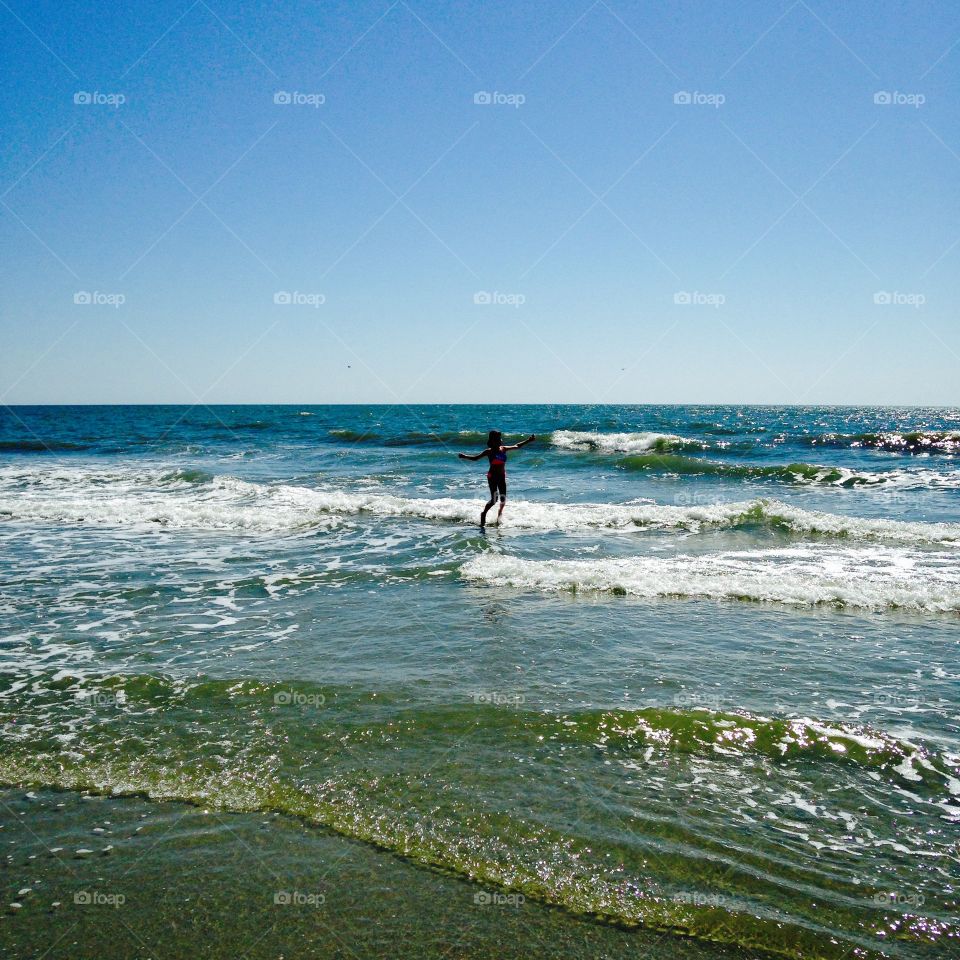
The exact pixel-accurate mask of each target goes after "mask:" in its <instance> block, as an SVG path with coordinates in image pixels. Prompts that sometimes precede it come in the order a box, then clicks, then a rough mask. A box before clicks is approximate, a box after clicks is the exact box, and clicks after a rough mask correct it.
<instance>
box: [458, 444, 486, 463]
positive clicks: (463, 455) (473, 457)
mask: <svg viewBox="0 0 960 960" xmlns="http://www.w3.org/2000/svg"><path fill="white" fill-rule="evenodd" d="M488 453H490V448H489V447H488V448H487V449H486V450H484V451H483V453H478V454H476V455H474V454H472V453H458V454H457V456H458V457H459V458H460V459H461V460H482V459H483V458H484V457H485V456H487V454H488Z"/></svg>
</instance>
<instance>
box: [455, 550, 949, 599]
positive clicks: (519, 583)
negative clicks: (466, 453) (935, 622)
mask: <svg viewBox="0 0 960 960" xmlns="http://www.w3.org/2000/svg"><path fill="white" fill-rule="evenodd" d="M460 572H461V575H462V576H463V577H464V578H465V579H467V580H469V581H473V582H477V583H483V584H489V585H492V586H507V587H517V588H522V589H533V590H540V591H547V592H561V591H566V592H571V593H578V592H593V593H610V594H615V595H621V596H634V597H643V598H649V599H653V598H659V597H665V598H666V597H675V598H697V599H709V600H740V601H744V600H746V601H755V602H775V603H783V604H790V605H795V606H820V605H827V606H836V607H853V608H864V609H902V610H918V611H928V612H932V613H958V612H960V561H958V558H957V556H956V555H954V554H952V553H942V552H937V553H923V552H910V551H905V550H902V549H899V550H895V549H889V548H887V549H879V548H873V549H870V550H863V549H859V550H849V549H847V550H844V549H836V548H834V549H829V550H828V549H823V548H817V549H814V548H812V547H811V546H808V545H804V546H797V547H791V548H785V549H782V550H748V551H731V552H726V553H714V554H709V555H706V556H690V555H681V556H672V557H630V558H625V559H624V558H609V559H591V560H526V559H522V558H520V557H515V556H508V555H505V554H502V553H494V552H492V551H491V552H487V553H484V554H481V555H480V556H477V557H475V558H474V559H472V560H469V561H468V562H467V563H466V564H464V565H463V566H462V567H461V571H460Z"/></svg>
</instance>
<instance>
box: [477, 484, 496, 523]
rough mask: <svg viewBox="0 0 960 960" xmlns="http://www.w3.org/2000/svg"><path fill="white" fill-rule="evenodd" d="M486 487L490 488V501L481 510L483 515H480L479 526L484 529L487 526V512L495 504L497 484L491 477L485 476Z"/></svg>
mask: <svg viewBox="0 0 960 960" xmlns="http://www.w3.org/2000/svg"><path fill="white" fill-rule="evenodd" d="M487 485H488V486H489V487H490V499H489V500H488V501H487V505H486V506H485V507H484V508H483V513H481V514H480V526H481V527H484V526H486V524H487V511H488V510H489V509H490V508H491V507H492V506H493V505H494V504H495V503H496V502H497V484H496V481H495V480H493V478H492V477H490V476H487Z"/></svg>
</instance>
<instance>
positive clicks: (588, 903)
mask: <svg viewBox="0 0 960 960" xmlns="http://www.w3.org/2000/svg"><path fill="white" fill-rule="evenodd" d="M491 428H499V429H502V430H503V431H504V432H505V433H506V434H508V437H507V439H508V441H509V440H510V439H514V438H515V439H520V438H521V437H522V436H525V435H527V434H528V433H531V432H533V433H536V434H537V435H538V440H537V442H536V443H534V444H532V445H531V446H529V447H527V448H525V449H524V450H522V451H518V452H516V453H513V454H511V456H510V461H509V463H508V466H507V471H508V481H509V501H508V505H507V507H506V511H505V513H504V518H503V522H502V524H501V525H500V526H499V527H495V526H488V527H487V529H486V531H485V532H481V531H480V530H479V528H478V526H477V520H478V518H479V511H480V508H481V506H482V503H483V501H484V500H485V499H486V483H485V480H484V476H483V475H484V471H485V465H484V464H482V463H477V464H471V463H466V462H464V461H461V460H459V459H458V458H457V456H456V454H457V453H458V452H461V451H464V452H469V451H479V450H480V449H482V447H483V442H484V440H485V437H486V431H487V430H488V429H491ZM958 455H960V411H956V410H920V409H904V410H881V409H837V408H830V409H813V408H789V407H784V408H731V407H710V408H708V407H697V408H693V407H562V406H530V407H471V406H460V407H411V408H402V407H290V406H283V407H271V406H265V407H251V406H243V407H215V408H187V407H122V408H120V407H100V408H97V407H87V408H55V407H43V408H24V407H19V408H12V409H7V410H4V411H3V412H0V540H2V552H0V565H2V566H0V577H2V580H0V617H2V624H3V632H2V640H0V670H2V673H0V714H2V719H3V720H4V726H3V739H2V750H0V783H3V784H7V785H20V786H24V787H32V788H39V787H46V788H59V789H80V790H92V791H96V792H101V793H108V794H121V795H122V794H137V795H141V796H145V797H147V798H152V799H154V800H155V801H161V800H163V801H169V800H180V801H188V802H191V803H196V804H198V805H202V806H205V807H210V808H215V809H219V810H224V811H273V812H279V813H281V814H283V815H289V816H292V817H296V818H300V819H301V820H302V821H304V822H306V823H309V824H315V825H320V826H323V827H325V828H327V829H329V830H331V831H333V832H335V833H339V834H342V835H343V836H346V837H351V838H355V839H358V840H361V841H365V842H368V843H370V844H372V845H375V846H377V847H379V848H381V849H382V850H384V851H387V852H388V853H390V854H400V855H403V856H404V857H406V858H408V859H409V860H410V861H411V862H412V863H414V864H416V865H420V867H422V868H426V867H439V868H440V869H442V870H444V871H447V872H449V873H451V874H453V875H455V876H457V877H461V878H464V879H466V880H472V881H475V882H476V883H478V884H481V885H482V889H484V890H494V891H501V892H503V893H510V892H514V893H518V894H522V895H523V896H524V897H526V898H527V899H528V900H529V901H530V902H540V903H544V904H550V905H553V906H556V907H559V908H561V909H562V910H563V911H566V912H568V913H573V914H578V915H583V916H588V917H594V918H597V919H603V920H607V921H611V922H613V923H616V924H619V925H622V926H627V927H629V926H632V925H643V926H646V927H653V928H655V929H662V930H666V931H669V932H672V933H676V934H678V935H679V934H683V935H688V936H693V937H695V938H699V939H701V940H703V941H712V942H719V943H724V944H728V945H730V946H731V947H733V948H736V949H740V950H742V951H743V955H744V956H752V955H753V953H754V952H755V951H757V950H765V951H769V952H771V953H775V954H778V955H782V956H804V957H812V956H822V957H840V956H849V955H851V950H854V951H856V952H857V953H858V954H859V955H862V956H873V955H888V956H902V957H921V956H946V955H950V954H953V955H957V954H958V952H960V951H958V946H957V939H958V928H957V924H956V916H957V914H958V893H957V878H958V860H960V846H958V844H960V829H958V820H960V769H958V766H960V655H958V640H960V621H958V612H960V510H958V505H960V501H958V497H960V464H958V460H957V458H958ZM478 889H480V888H479V887H478ZM664 955H665V956H666V955H669V951H667V952H666V953H665V954H664Z"/></svg>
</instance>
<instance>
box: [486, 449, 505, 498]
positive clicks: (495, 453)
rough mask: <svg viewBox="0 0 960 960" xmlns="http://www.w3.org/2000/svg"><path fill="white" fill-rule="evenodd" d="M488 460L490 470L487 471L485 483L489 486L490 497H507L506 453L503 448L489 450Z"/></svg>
mask: <svg viewBox="0 0 960 960" xmlns="http://www.w3.org/2000/svg"><path fill="white" fill-rule="evenodd" d="M487 457H488V459H489V460H490V469H489V470H488V471H487V483H488V484H490V496H491V497H492V496H495V495H496V494H497V493H499V494H500V495H501V496H502V497H505V496H506V495H507V451H506V450H504V449H503V447H502V446H501V447H499V448H498V449H496V450H491V451H490V453H488V454H487Z"/></svg>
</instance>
